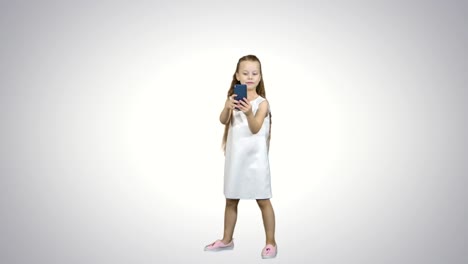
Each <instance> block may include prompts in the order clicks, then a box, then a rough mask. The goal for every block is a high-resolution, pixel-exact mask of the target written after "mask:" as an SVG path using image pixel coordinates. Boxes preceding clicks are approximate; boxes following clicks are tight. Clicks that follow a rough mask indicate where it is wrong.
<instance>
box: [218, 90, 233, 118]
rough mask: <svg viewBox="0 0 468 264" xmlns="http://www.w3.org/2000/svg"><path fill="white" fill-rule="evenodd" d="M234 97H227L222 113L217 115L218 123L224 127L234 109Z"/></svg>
mask: <svg viewBox="0 0 468 264" xmlns="http://www.w3.org/2000/svg"><path fill="white" fill-rule="evenodd" d="M235 96H236V95H235V94H233V95H231V96H229V97H228V98H227V99H226V103H224V108H223V111H221V114H220V115H219V121H220V122H221V124H223V125H225V124H226V123H227V122H229V119H230V117H231V113H232V109H233V108H234V106H235V104H236V103H237V101H236V100H234V97H235Z"/></svg>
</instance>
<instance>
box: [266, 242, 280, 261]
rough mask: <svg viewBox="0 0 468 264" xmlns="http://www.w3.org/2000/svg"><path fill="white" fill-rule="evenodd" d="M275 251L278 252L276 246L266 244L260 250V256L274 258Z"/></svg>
mask: <svg viewBox="0 0 468 264" xmlns="http://www.w3.org/2000/svg"><path fill="white" fill-rule="evenodd" d="M276 253H278V248H277V247H276V246H273V245H270V244H268V245H266V246H265V247H264V248H263V250H262V258H263V259H270V258H275V257H276Z"/></svg>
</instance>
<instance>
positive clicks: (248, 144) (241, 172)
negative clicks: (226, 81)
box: [224, 96, 272, 199]
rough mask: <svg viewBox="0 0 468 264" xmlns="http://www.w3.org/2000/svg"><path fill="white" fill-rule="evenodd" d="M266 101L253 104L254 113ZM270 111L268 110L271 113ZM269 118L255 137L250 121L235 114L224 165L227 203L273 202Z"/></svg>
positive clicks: (242, 115) (230, 128) (267, 117)
mask: <svg viewBox="0 0 468 264" xmlns="http://www.w3.org/2000/svg"><path fill="white" fill-rule="evenodd" d="M263 101H265V98H263V97H261V96H258V97H257V98H256V99H254V100H253V101H250V104H251V105H252V112H253V114H255V113H256V112H257V110H258V106H259V105H260V103H261V102H263ZM269 112H270V109H268V113H269ZM269 129H270V117H269V115H268V114H267V115H266V117H265V119H264V121H263V125H262V127H261V129H260V130H259V131H258V133H256V134H252V132H251V131H250V129H249V125H248V122H247V117H246V116H245V114H244V113H243V112H242V111H237V110H234V114H233V116H232V122H231V125H230V127H229V132H228V137H227V141H226V154H225V155H226V157H225V164H224V196H225V197H226V198H228V199H269V198H271V196H272V195H271V179H270V163H269V158H268V144H267V139H268V136H269V133H270V131H269Z"/></svg>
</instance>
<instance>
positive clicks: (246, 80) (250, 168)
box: [205, 55, 277, 258]
mask: <svg viewBox="0 0 468 264" xmlns="http://www.w3.org/2000/svg"><path fill="white" fill-rule="evenodd" d="M235 84H246V85H247V98H243V100H239V101H237V100H235V99H234V98H235V97H236V94H234V85H235ZM237 109H238V110H237ZM219 120H220V121H221V123H222V124H224V125H225V130H224V137H223V148H224V151H225V166H224V195H225V197H226V208H225V214H224V236H223V238H222V239H218V240H216V241H215V242H213V243H212V244H209V245H207V246H206V247H205V251H220V250H229V249H233V248H234V242H233V239H232V236H233V233H234V227H235V225H236V220H237V205H238V204H239V200H240V199H256V200H257V203H258V206H259V207H260V210H261V211H262V218H263V225H264V227H265V234H266V246H265V247H264V248H263V250H262V253H261V256H262V258H274V257H276V253H277V247H276V241H275V214H274V211H273V207H272V205H271V202H270V198H271V185H270V165H269V159H268V150H269V145H270V144H269V142H270V128H271V114H270V107H269V104H268V101H267V100H266V98H265V86H264V83H263V78H262V68H261V64H260V60H259V59H258V58H257V57H256V56H254V55H247V56H244V57H242V58H240V59H239V61H238V63H237V67H236V71H235V73H234V76H233V80H232V82H231V86H230V88H229V91H228V97H227V99H226V103H225V105H224V108H223V110H222V111H221V114H220V117H219Z"/></svg>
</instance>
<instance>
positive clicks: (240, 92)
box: [234, 84, 247, 101]
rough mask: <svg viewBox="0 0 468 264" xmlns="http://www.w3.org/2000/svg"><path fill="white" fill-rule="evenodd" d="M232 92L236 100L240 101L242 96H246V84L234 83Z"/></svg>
mask: <svg viewBox="0 0 468 264" xmlns="http://www.w3.org/2000/svg"><path fill="white" fill-rule="evenodd" d="M234 94H236V95H237V96H236V98H235V99H236V100H237V101H240V100H242V98H244V97H245V98H247V85H245V84H236V85H234Z"/></svg>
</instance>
